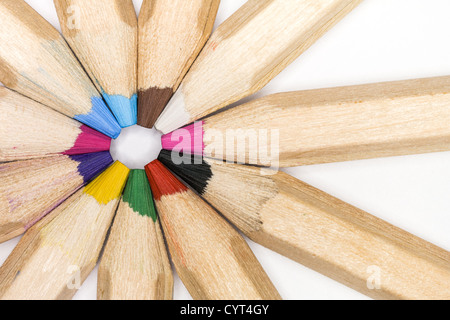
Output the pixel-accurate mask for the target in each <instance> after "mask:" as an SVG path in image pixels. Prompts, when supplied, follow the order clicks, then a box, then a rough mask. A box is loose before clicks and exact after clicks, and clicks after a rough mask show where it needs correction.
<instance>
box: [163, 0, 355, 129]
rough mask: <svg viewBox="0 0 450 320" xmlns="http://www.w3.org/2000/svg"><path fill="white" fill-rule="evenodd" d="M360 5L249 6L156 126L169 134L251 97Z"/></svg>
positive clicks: (211, 47)
mask: <svg viewBox="0 0 450 320" xmlns="http://www.w3.org/2000/svg"><path fill="white" fill-rule="evenodd" d="M360 2H361V0H284V1H274V0H249V1H248V2H247V3H246V4H245V5H244V6H242V8H241V9H239V10H238V11H237V12H236V13H235V14H234V15H232V16H231V17H230V18H229V19H228V20H227V21H225V22H224V23H223V24H222V25H221V26H220V27H219V28H218V29H217V30H216V31H215V32H214V33H213V35H212V36H211V39H210V40H209V41H208V43H207V44H206V45H205V47H204V49H203V51H202V52H201V54H200V55H199V57H198V59H197V60H196V61H195V63H194V64H193V66H192V68H191V70H190V71H189V72H188V74H187V75H186V77H185V79H184V80H183V82H182V83H181V85H180V87H179V88H178V90H177V92H176V93H175V95H174V96H173V97H172V99H171V100H170V102H169V104H168V105H167V107H166V109H165V110H164V112H163V113H162V114H161V116H160V118H159V119H158V121H157V122H156V125H155V126H156V128H157V129H158V130H160V131H162V132H163V133H169V132H170V131H173V130H175V129H177V128H179V127H181V126H183V125H187V124H189V123H191V122H193V121H195V120H198V119H200V118H202V117H205V116H207V115H208V114H210V113H212V112H214V111H217V110H219V109H221V108H222V107H226V106H228V105H230V104H232V103H234V102H236V101H238V100H240V99H242V98H244V97H246V96H249V95H251V94H253V93H255V92H257V91H258V90H260V89H261V88H262V87H264V86H265V85H266V84H267V83H268V82H269V81H270V80H272V79H273V78H274V77H275V76H276V75H278V74H279V73H280V72H281V71H282V70H283V69H284V68H285V67H286V66H288V65H289V64H290V63H291V62H292V61H294V60H295V59H296V58H297V57H298V56H299V55H300V54H302V53H303V52H304V51H306V50H307V49H308V48H309V47H310V46H311V45H312V44H313V43H314V42H315V41H316V40H317V39H319V38H320V37H321V36H322V35H323V34H324V33H325V32H327V31H328V30H329V29H330V28H332V27H333V26H334V25H335V24H336V23H337V22H338V21H340V20H341V19H342V18H343V17H344V16H345V15H346V14H347V13H349V12H350V11H351V10H352V9H353V8H355V7H356V6H357V5H358V4H359V3H360Z"/></svg>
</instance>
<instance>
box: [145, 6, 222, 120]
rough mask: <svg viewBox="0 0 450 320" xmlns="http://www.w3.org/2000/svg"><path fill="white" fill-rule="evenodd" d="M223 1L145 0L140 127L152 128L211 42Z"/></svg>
mask: <svg viewBox="0 0 450 320" xmlns="http://www.w3.org/2000/svg"><path fill="white" fill-rule="evenodd" d="M219 4H220V0H191V1H185V0H172V1H166V0H144V2H143V4H142V8H141V13H140V15H139V55H138V56H139V77H138V78H139V109H138V110H139V111H138V124H139V125H141V126H144V127H147V128H152V127H153V126H154V124H155V122H156V120H157V119H158V117H159V115H160V114H161V112H162V111H163V109H164V108H165V106H166V105H167V102H168V101H169V100H170V98H171V97H172V95H173V94H174V92H175V91H176V90H177V89H178V86H179V85H180V83H181V81H182V80H183V78H184V76H185V75H186V73H187V71H188V70H189V68H190V67H191V65H192V63H193V62H194V60H195V58H197V56H198V54H199V52H200V50H201V49H202V48H203V46H204V45H205V43H206V41H207V40H208V38H209V36H210V34H211V31H212V28H213V26H214V21H215V19H216V14H217V10H218V8H219Z"/></svg>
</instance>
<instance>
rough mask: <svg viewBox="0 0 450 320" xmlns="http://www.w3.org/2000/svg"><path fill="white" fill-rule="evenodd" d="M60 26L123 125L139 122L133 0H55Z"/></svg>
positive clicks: (135, 20)
mask: <svg viewBox="0 0 450 320" xmlns="http://www.w3.org/2000/svg"><path fill="white" fill-rule="evenodd" d="M54 3H55V7H56V11H57V13H58V17H59V21H60V24H61V29H62V32H63V35H64V37H65V38H66V40H67V42H68V43H69V45H70V47H71V48H72V50H73V51H74V52H75V54H76V56H77V58H78V59H79V60H80V61H81V63H82V65H83V66H84V68H85V69H86V70H87V72H88V73H89V75H90V76H91V79H93V80H94V83H96V84H97V86H98V89H99V91H100V92H101V93H102V95H103V98H104V99H105V101H106V103H107V105H108V106H109V107H110V109H111V110H112V112H113V114H114V115H115V116H116V119H117V121H118V122H119V124H120V126H121V127H122V128H125V127H129V126H132V125H135V124H136V121H137V93H136V86H137V80H136V78H137V18H136V12H135V10H134V6H133V1H132V0H121V1H111V0H95V1H92V0H54Z"/></svg>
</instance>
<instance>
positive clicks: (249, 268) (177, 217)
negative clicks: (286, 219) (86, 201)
mask: <svg viewBox="0 0 450 320" xmlns="http://www.w3.org/2000/svg"><path fill="white" fill-rule="evenodd" d="M145 170H146V171H147V175H148V178H149V181H150V185H151V187H152V191H153V195H154V197H155V204H156V207H157V209H158V213H159V214H160V218H161V224H162V226H163V229H164V234H165V236H166V241H167V244H168V246H169V251H170V254H171V257H172V261H173V263H174V265H175V268H176V269H177V272H178V275H179V276H180V278H181V280H182V281H183V283H184V285H185V286H186V288H187V289H188V291H189V293H190V294H191V296H192V297H193V298H194V299H200V300H206V299H207V300H230V299H231V300H255V299H256V300H260V299H263V300H267V299H269V300H273V299H279V298H280V295H279V294H278V292H277V290H276V289H275V287H274V286H273V284H272V282H271V281H270V279H269V277H268V276H267V274H266V273H265V272H264V270H263V268H262V266H261V265H260V264H259V262H258V260H257V259H256V257H255V256H254V254H253V252H252V251H251V249H250V248H249V246H248V245H247V243H246V242H245V240H244V239H243V238H242V237H241V235H240V234H239V233H238V232H237V231H236V230H235V229H233V228H232V227H231V226H230V225H229V224H228V223H227V222H226V221H225V220H224V219H223V218H221V217H220V216H219V215H218V214H217V213H216V212H215V211H214V210H213V209H212V208H211V207H210V206H209V205H208V204H206V203H205V202H204V201H203V200H202V199H200V197H199V196H197V195H196V194H194V192H192V191H191V190H189V189H187V188H186V187H185V186H184V185H183V184H182V183H181V182H180V181H178V180H177V178H175V177H174V176H173V175H172V174H171V173H170V172H169V170H167V169H166V168H165V167H164V166H163V165H162V164H161V162H159V161H157V160H156V161H154V162H152V163H150V164H149V165H147V166H146V168H145Z"/></svg>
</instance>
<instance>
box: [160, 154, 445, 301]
mask: <svg viewBox="0 0 450 320" xmlns="http://www.w3.org/2000/svg"><path fill="white" fill-rule="evenodd" d="M171 156H172V155H171V153H170V152H168V151H163V152H162V153H161V155H160V157H159V160H160V161H162V162H163V163H164V164H166V166H168V167H169V168H170V169H171V170H172V171H173V172H175V173H176V174H177V175H179V176H180V177H181V178H182V179H183V180H184V181H186V182H187V183H188V184H189V185H190V186H192V188H194V189H195V190H196V191H197V192H198V193H199V194H200V195H202V196H203V197H204V198H205V200H206V201H208V202H209V203H210V204H211V205H213V206H214V207H215V208H216V209H217V210H219V211H220V212H221V213H222V214H223V215H224V216H225V217H226V218H227V219H229V220H230V221H231V222H232V223H233V224H235V225H236V226H237V227H238V228H239V229H240V230H241V231H242V232H244V234H245V235H247V236H248V237H249V238H250V239H252V240H254V241H255V242H257V243H260V244H262V245H264V246H266V247H268V248H269V249H272V250H274V251H276V252H278V253H280V254H283V255H285V256H287V257H288V258H291V259H293V260H295V261H297V262H300V263H302V264H304V265H305V266H307V267H309V268H312V269H314V270H316V271H318V272H320V273H322V274H324V275H326V276H328V277H330V278H332V279H335V280H337V281H339V282H341V283H343V284H345V285H347V286H349V287H351V288H353V289H355V290H358V291H360V292H361V293H364V294H366V295H368V296H370V297H372V298H376V299H408V300H410V299H444V300H448V299H449V298H450V253H449V252H448V251H445V250H443V249H441V248H438V247H436V246H434V245H432V244H430V243H428V242H426V241H424V240H422V239H419V238H417V237H415V236H413V235H411V234H409V233H407V232H405V231H403V230H401V229H399V228H396V227H394V226H392V225H390V224H388V223H386V222H384V221H382V220H380V219H378V218H376V217H374V216H372V215H370V214H368V213H366V212H364V211H362V210H359V209H357V208H355V207H353V206H351V205H349V204H347V203H345V202H343V201H340V200H338V199H336V198H334V197H332V196H330V195H328V194H326V193H325V192H322V191H320V190H318V189H315V188H313V187H312V186H309V185H307V184H306V183H303V182H301V181H299V180H297V179H295V178H293V177H291V176H289V175H287V174H285V173H283V172H276V171H274V170H269V169H261V168H257V167H251V166H244V165H235V164H229V163H225V162H222V161H217V160H204V161H203V162H201V158H200V159H196V158H195V157H194V158H193V159H190V160H191V161H192V162H191V163H192V164H183V165H174V163H173V162H172V159H171ZM194 161H199V162H194ZM193 163H199V164H193Z"/></svg>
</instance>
